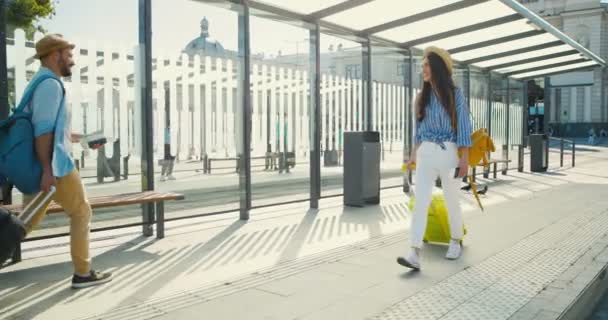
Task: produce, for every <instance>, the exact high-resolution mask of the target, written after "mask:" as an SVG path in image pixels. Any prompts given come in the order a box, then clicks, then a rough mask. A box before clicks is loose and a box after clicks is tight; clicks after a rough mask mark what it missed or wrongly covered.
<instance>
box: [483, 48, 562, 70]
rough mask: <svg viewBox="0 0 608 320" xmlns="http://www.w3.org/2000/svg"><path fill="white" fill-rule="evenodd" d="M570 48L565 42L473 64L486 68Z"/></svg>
mask: <svg viewBox="0 0 608 320" xmlns="http://www.w3.org/2000/svg"><path fill="white" fill-rule="evenodd" d="M511 50H512V49H511ZM570 50H572V47H571V46H569V45H566V44H565V45H561V46H557V47H552V48H547V49H542V50H536V51H532V52H526V53H520V54H516V55H511V56H507V57H504V58H499V59H493V60H487V61H483V62H479V63H475V64H473V65H474V66H476V67H480V68H488V67H490V66H494V65H497V64H503V63H509V62H514V61H519V60H523V59H529V58H536V57H540V56H545V55H548V54H553V53H559V52H564V51H570Z"/></svg>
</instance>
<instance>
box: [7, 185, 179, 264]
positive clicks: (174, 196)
mask: <svg viewBox="0 0 608 320" xmlns="http://www.w3.org/2000/svg"><path fill="white" fill-rule="evenodd" d="M183 199H184V195H183V194H179V193H173V192H159V191H143V192H134V193H125V194H116V195H107V196H99V197H91V198H89V204H90V205H91V208H92V209H100V208H111V207H122V206H128V205H136V204H153V205H154V212H152V213H151V214H150V215H149V216H147V217H146V216H144V217H143V234H144V236H152V235H153V230H152V225H153V224H154V223H155V222H156V238H158V239H162V238H164V237H165V201H173V200H183ZM1 207H2V208H5V209H8V210H10V211H13V212H19V211H21V210H22V209H23V206H22V204H13V205H4V206H1ZM60 212H63V208H62V207H61V206H59V205H58V204H57V203H55V202H51V204H50V205H49V206H48V209H47V214H56V213H60ZM155 220H156V221H155ZM19 261H21V248H20V247H18V248H17V250H15V255H14V257H13V262H19Z"/></svg>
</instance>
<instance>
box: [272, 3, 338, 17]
mask: <svg viewBox="0 0 608 320" xmlns="http://www.w3.org/2000/svg"><path fill="white" fill-rule="evenodd" d="M260 2H263V3H268V4H271V5H274V6H277V7H281V8H283V9H287V10H290V11H294V12H297V13H301V14H310V13H313V12H315V11H319V10H321V9H325V8H328V7H331V6H333V5H336V4H338V3H341V2H344V0H306V1H302V0H262V1H260Z"/></svg>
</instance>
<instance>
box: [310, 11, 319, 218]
mask: <svg viewBox="0 0 608 320" xmlns="http://www.w3.org/2000/svg"><path fill="white" fill-rule="evenodd" d="M320 50H321V28H320V26H319V23H318V22H317V24H316V26H315V28H314V29H313V30H310V55H309V57H310V58H309V59H310V63H309V68H310V72H309V77H310V78H309V80H310V115H311V117H310V133H311V135H310V139H311V142H310V148H311V150H310V208H311V209H317V208H319V199H320V198H321V51H320Z"/></svg>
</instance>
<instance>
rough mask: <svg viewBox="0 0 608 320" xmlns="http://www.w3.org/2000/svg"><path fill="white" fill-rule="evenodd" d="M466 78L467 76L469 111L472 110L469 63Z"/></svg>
mask: <svg viewBox="0 0 608 320" xmlns="http://www.w3.org/2000/svg"><path fill="white" fill-rule="evenodd" d="M466 75H467V76H466V78H465V85H466V91H465V93H466V95H467V108H468V110H469V112H471V66H469V65H467V72H466Z"/></svg>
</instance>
